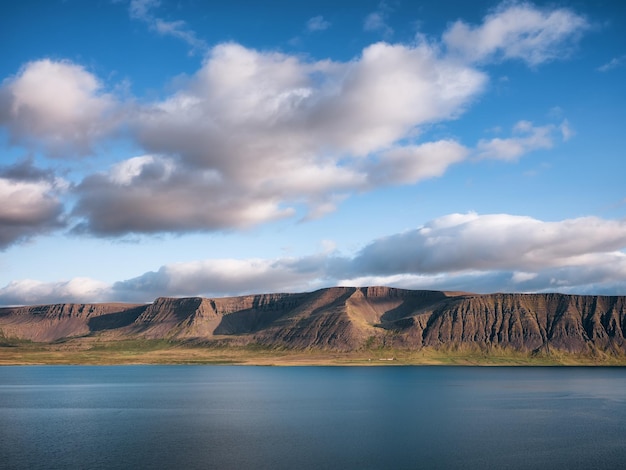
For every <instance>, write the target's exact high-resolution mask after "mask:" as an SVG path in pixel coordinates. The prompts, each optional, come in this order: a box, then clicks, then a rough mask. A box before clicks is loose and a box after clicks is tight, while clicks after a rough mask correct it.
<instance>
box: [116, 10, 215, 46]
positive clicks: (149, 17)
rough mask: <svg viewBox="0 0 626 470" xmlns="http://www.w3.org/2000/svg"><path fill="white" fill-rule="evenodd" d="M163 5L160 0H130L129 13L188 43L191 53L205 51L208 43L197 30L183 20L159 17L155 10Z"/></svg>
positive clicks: (156, 30) (161, 33) (163, 33)
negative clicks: (199, 36) (199, 35)
mask: <svg viewBox="0 0 626 470" xmlns="http://www.w3.org/2000/svg"><path fill="white" fill-rule="evenodd" d="M160 5H161V1H160V0H130V3H129V5H128V13H129V15H130V17H131V18H132V19H134V20H138V21H142V22H144V23H146V24H147V25H148V27H149V28H150V29H151V30H152V31H155V32H156V33H157V34H160V35H162V36H171V37H174V38H176V39H180V40H181V41H183V42H185V43H187V45H189V47H190V48H191V49H190V53H192V54H193V53H203V52H204V51H205V50H206V49H207V47H208V45H207V43H206V42H205V41H204V40H202V39H200V38H198V36H197V34H196V33H195V31H193V30H192V29H190V28H189V27H188V26H187V23H186V22H184V21H182V20H173V21H168V20H165V19H163V18H159V17H158V16H157V15H156V14H155V13H154V11H155V10H156V9H158V7H159V6H160Z"/></svg>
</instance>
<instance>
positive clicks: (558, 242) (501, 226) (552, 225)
mask: <svg viewBox="0 0 626 470" xmlns="http://www.w3.org/2000/svg"><path fill="white" fill-rule="evenodd" d="M624 247H626V221H621V220H620V221H617V220H604V219H599V218H596V217H583V218H579V219H569V220H563V221H559V222H543V221H540V220H537V219H533V218H531V217H524V216H514V215H508V214H493V215H478V214H475V213H468V214H451V215H448V216H445V217H441V218H438V219H435V220H433V221H431V222H429V223H427V224H426V225H424V226H423V227H421V228H419V229H416V230H411V231H408V232H405V233H402V234H398V235H394V236H391V237H388V238H384V239H380V240H377V241H375V242H373V243H371V244H370V245H368V246H366V247H365V248H364V249H363V250H362V251H361V252H360V253H359V254H358V256H357V257H356V258H355V260H354V262H355V269H356V270H357V272H364V273H371V274H378V275H388V274H418V273H422V274H423V273H442V272H460V271H476V270H480V271H501V270H511V271H524V272H537V271H540V270H542V269H547V268H561V267H566V266H579V267H590V266H591V267H592V266H596V265H597V264H598V263H599V262H600V261H602V263H604V262H607V261H608V260H620V263H621V262H622V261H621V260H622V258H623V256H624V255H623V254H621V253H619V252H618V250H621V249H623V248H624Z"/></svg>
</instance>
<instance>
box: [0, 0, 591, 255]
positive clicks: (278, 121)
mask: <svg viewBox="0 0 626 470" xmlns="http://www.w3.org/2000/svg"><path fill="white" fill-rule="evenodd" d="M158 6H159V2H156V1H153V0H133V1H132V2H130V3H129V12H130V15H131V17H132V18H134V19H137V20H141V21H144V22H145V23H146V24H148V25H149V27H150V28H152V29H154V30H155V31H156V32H157V33H159V34H165V35H169V36H175V37H177V38H179V39H182V40H184V41H187V42H188V43H189V45H190V46H191V47H192V48H193V50H196V51H199V50H203V51H204V50H205V49H206V50H207V53H206V55H205V57H204V60H203V62H202V65H201V67H200V68H199V70H198V71H197V72H196V73H194V74H192V75H191V76H189V77H187V79H186V80H179V81H177V82H176V85H173V86H172V88H171V90H172V91H171V92H170V93H169V94H167V95H165V97H164V98H163V99H160V100H156V101H152V102H149V101H148V102H146V101H143V102H141V101H140V100H136V99H135V98H132V97H125V98H122V97H120V96H115V94H114V93H112V92H109V91H107V90H108V89H113V87H110V86H108V87H107V84H106V83H105V82H104V81H103V80H100V79H99V78H98V77H96V76H95V75H94V74H93V73H91V72H90V71H89V70H87V69H86V68H85V67H83V66H81V65H79V64H75V63H72V62H69V61H64V60H60V61H59V60H52V59H45V58H44V59H40V60H35V61H32V62H29V63H27V64H25V65H24V66H23V67H22V68H21V69H20V70H19V71H18V72H17V73H16V74H15V75H14V76H11V77H7V78H6V79H5V80H4V81H3V82H2V84H1V85H0V125H2V126H3V127H4V128H5V130H6V132H7V135H8V137H9V141H10V143H12V144H15V145H19V146H23V147H26V148H29V149H31V150H35V151H43V152H44V154H45V155H46V156H48V157H75V156H77V155H78V156H86V155H91V156H96V157H99V156H100V154H99V153H98V152H97V151H95V149H97V148H100V147H98V144H99V143H102V142H105V141H106V139H107V138H109V137H111V136H112V135H117V136H120V135H123V136H124V137H125V138H129V139H130V144H131V145H130V146H131V147H132V146H134V147H139V148H141V151H140V152H139V153H137V154H135V155H128V156H126V157H121V156H120V155H115V156H109V155H107V156H106V160H107V161H111V160H114V159H115V160H117V161H115V162H113V163H112V164H111V165H110V166H109V168H106V169H104V170H102V171H99V172H97V173H92V174H90V175H87V176H86V177H85V178H84V179H83V180H82V181H81V182H80V183H79V184H77V185H75V187H72V188H71V191H72V196H73V197H76V204H75V205H74V206H73V210H72V211H71V215H72V216H73V217H74V221H75V225H76V229H75V231H77V232H80V233H90V234H95V235H98V236H123V235H126V234H128V233H148V234H152V233H159V232H176V233H185V232H188V231H214V230H231V229H240V228H243V227H249V226H251V225H255V224H260V223H264V222H268V221H273V220H276V219H279V218H284V217H295V216H297V217H301V218H302V217H304V218H312V217H319V216H323V215H324V214H326V213H327V212H329V211H332V210H334V209H335V205H336V204H337V201H341V200H343V199H344V198H345V197H347V196H349V195H350V194H353V193H355V192H362V191H371V190H375V189H377V188H381V187H385V186H390V185H398V184H414V183H416V182H419V181H421V180H423V179H426V178H433V177H438V176H441V175H443V174H444V173H445V171H446V170H447V168H448V167H449V166H450V165H453V164H456V163H459V162H461V161H463V160H464V159H466V158H468V156H469V155H471V154H475V155H476V156H477V157H479V158H496V159H502V160H515V159H518V158H520V157H521V156H522V155H523V154H524V153H527V152H529V151H532V150H535V149H542V148H549V147H551V146H552V145H553V141H554V137H553V134H554V132H555V131H556V127H554V126H552V127H550V126H535V125H533V124H530V123H527V122H525V121H521V122H520V124H518V126H516V128H515V130H514V133H515V135H514V136H513V137H511V138H508V139H504V138H500V139H492V140H489V141H487V140H480V141H479V142H478V144H477V146H476V149H472V148H471V145H468V144H463V143H461V142H459V141H457V140H455V139H454V138H453V137H447V138H445V139H442V140H429V139H428V138H427V137H426V134H425V132H424V131H425V130H426V129H428V128H429V126H432V125H433V124H434V123H439V122H443V121H447V120H453V119H457V118H459V117H460V116H462V115H463V113H464V112H465V111H466V110H467V109H468V108H469V107H470V106H471V104H472V103H473V101H475V100H476V99H477V98H478V97H479V96H480V94H481V93H482V92H484V90H485V89H486V85H487V83H488V76H487V74H486V72H485V71H484V70H483V69H481V68H479V65H477V64H480V65H482V64H485V63H487V62H490V61H494V60H496V61H497V60H504V59H512V60H522V61H524V62H526V63H527V64H530V65H532V66H537V65H539V64H541V63H542V62H546V61H548V60H553V59H555V58H557V57H559V56H562V55H564V54H563V52H564V51H566V50H568V49H569V48H570V47H571V46H572V45H574V44H575V43H576V41H577V39H578V38H579V37H580V35H581V34H582V32H583V31H585V30H586V29H587V28H588V26H589V25H588V22H587V20H586V19H585V18H583V17H582V16H580V15H577V14H576V13H574V12H573V11H571V10H568V9H565V8H546V9H540V8H537V7H535V6H533V5H530V4H527V3H520V2H504V3H503V4H501V5H500V6H499V7H497V8H496V9H495V10H493V11H492V12H490V13H489V14H488V15H487V16H486V17H485V18H484V20H483V22H482V23H481V24H478V25H468V24H466V23H463V22H461V21H458V22H456V23H454V24H452V25H451V26H450V27H449V28H448V29H447V30H446V31H445V32H444V34H443V35H442V37H441V38H424V37H418V38H417V39H416V40H415V41H414V42H412V43H406V44H391V43H388V42H379V43H375V44H372V45H369V46H367V47H365V48H364V49H363V50H362V52H361V53H360V54H359V56H357V57H355V58H354V59H353V60H349V61H345V62H338V61H333V60H315V59H312V58H309V57H305V56H300V55H291V54H286V53H281V52H276V51H267V50H255V49H251V48H248V47H245V46H243V45H241V44H237V43H234V42H230V43H223V44H217V45H215V46H213V47H211V48H205V45H204V43H203V42H202V41H201V40H200V39H198V37H197V36H196V35H195V33H194V32H193V31H191V30H190V29H189V28H188V27H187V25H185V24H183V23H180V22H166V21H164V20H162V19H160V18H159V17H158V15H157V13H158ZM121 131H123V132H121ZM100 151H101V150H100ZM97 167H99V168H102V165H101V164H100V165H97ZM20 184H22V185H24V184H26V183H20ZM28 184H29V185H30V186H23V188H22V189H21V190H20V191H21V194H25V193H24V191H26V192H29V191H30V192H31V193H33V194H35V193H37V194H40V195H44V194H45V195H46V196H45V197H46V198H47V199H46V200H47V201H48V202H49V203H50V204H51V205H49V206H48V208H47V211H48V212H46V214H50V213H51V212H50V211H51V210H52V209H51V208H53V206H54V210H58V205H57V203H58V202H59V199H58V198H57V196H55V195H54V191H52V192H51V189H50V187H44V186H38V187H34V186H32V184H33V183H28ZM11 185H13V186H11V188H12V189H10V191H11V194H13V193H14V192H15V191H16V189H15V183H14V182H12V183H11ZM9 186H10V185H9V183H6V182H5V189H4V191H5V193H6V192H7V191H9V189H6V188H8V187H9ZM51 194H52V196H50V195H51ZM42 197H43V196H40V199H41V198H42ZM73 201H74V200H73V199H72V202H73ZM68 206H69V204H68ZM17 207H20V206H17ZM38 207H44V205H42V204H39V205H38ZM26 213H28V211H26ZM26 213H25V214H26ZM29 217H30V216H29ZM31 219H32V217H31ZM77 219H78V220H77ZM32 220H50V217H43V216H38V217H35V218H34V219H32ZM45 226H46V223H44V224H43V225H42V227H45ZM15 239H16V237H15V236H13V235H7V236H5V240H8V241H5V244H6V243H10V240H15Z"/></svg>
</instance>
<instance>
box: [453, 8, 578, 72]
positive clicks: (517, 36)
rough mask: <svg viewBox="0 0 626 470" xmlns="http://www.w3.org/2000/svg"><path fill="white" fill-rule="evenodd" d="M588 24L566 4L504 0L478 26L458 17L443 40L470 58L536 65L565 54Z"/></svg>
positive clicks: (454, 49) (454, 52)
mask: <svg viewBox="0 0 626 470" xmlns="http://www.w3.org/2000/svg"><path fill="white" fill-rule="evenodd" d="M589 27H590V26H589V23H588V21H587V20H586V19H585V18H584V17H582V16H580V15H578V14H576V13H574V12H573V11H571V10H569V9H567V8H557V9H540V8H538V7H536V6H535V5H532V4H530V3H526V2H506V1H505V2H503V3H501V4H500V5H499V6H498V7H497V8H496V9H495V10H494V11H493V12H492V13H490V14H488V15H487V16H486V17H485V18H484V20H483V23H482V24H481V25H479V26H471V25H468V24H467V23H465V22H463V21H461V20H458V21H456V22H455V23H453V24H452V25H451V26H450V27H449V28H448V30H447V31H446V32H445V33H444V35H443V42H444V44H445V45H446V46H447V48H448V50H449V51H450V52H451V53H453V54H458V55H459V56H461V57H463V58H464V59H466V60H468V61H471V62H482V61H488V60H499V59H519V60H523V61H524V62H526V63H528V64H529V65H533V66H534V65H538V64H541V63H543V62H548V61H551V60H555V59H559V58H562V57H564V56H566V55H567V53H568V52H569V50H570V48H571V47H572V45H573V44H575V43H576V41H577V40H578V39H579V38H580V35H581V33H582V32H584V31H585V30H587V29H588V28H589Z"/></svg>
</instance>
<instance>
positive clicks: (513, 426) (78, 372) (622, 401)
mask: <svg viewBox="0 0 626 470" xmlns="http://www.w3.org/2000/svg"><path fill="white" fill-rule="evenodd" d="M0 468H2V469H98V468H102V469H137V468H151V469H161V468H162V469H169V468H171V469H204V468H208V469H211V468H217V469H367V468H373V469H420V468H424V469H431V468H464V469H474V468H475V469H479V468H480V469H485V468H500V469H505V468H511V469H517V468H551V469H594V468H598V469H604V468H626V369H624V368H579V367H571V368H570V367H567V368H561V367H392V366H385V367H247V366H112V367H108V366H106V367H105V366H94V367H87V366H26V367H0Z"/></svg>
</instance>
